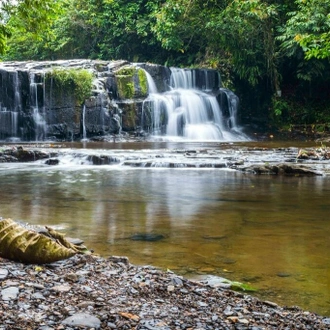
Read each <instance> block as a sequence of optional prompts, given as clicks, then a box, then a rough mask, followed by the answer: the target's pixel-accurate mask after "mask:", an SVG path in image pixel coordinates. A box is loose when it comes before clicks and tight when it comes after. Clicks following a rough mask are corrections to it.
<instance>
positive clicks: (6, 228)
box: [0, 218, 88, 264]
mask: <svg viewBox="0 0 330 330" xmlns="http://www.w3.org/2000/svg"><path fill="white" fill-rule="evenodd" d="M77 253H88V250H87V249H86V248H85V247H84V246H77V245H74V244H72V243H70V242H69V241H68V240H67V239H65V237H64V235H63V234H61V233H59V232H57V231H55V230H53V229H51V228H49V227H45V231H44V232H42V233H38V232H36V231H33V230H30V229H28V228H25V227H24V226H22V225H20V224H18V223H17V222H15V221H13V220H11V219H2V220H1V218H0V257H2V258H5V259H10V260H14V261H18V262H23V263H28V264H30V263H32V264H45V263H51V262H55V261H59V260H63V259H67V258H70V257H72V256H74V255H75V254H77Z"/></svg>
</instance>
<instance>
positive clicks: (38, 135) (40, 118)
mask: <svg viewBox="0 0 330 330" xmlns="http://www.w3.org/2000/svg"><path fill="white" fill-rule="evenodd" d="M41 92H42V106H41V108H40V107H39V97H40V95H39V93H41ZM30 99H31V100H30V104H31V110H32V118H33V120H34V125H35V139H36V141H40V140H44V139H45V138H46V134H47V124H46V120H45V117H46V113H45V84H44V77H43V79H42V82H37V79H36V75H35V74H34V73H33V72H30Z"/></svg>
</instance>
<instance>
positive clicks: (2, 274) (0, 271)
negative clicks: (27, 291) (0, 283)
mask: <svg viewBox="0 0 330 330" xmlns="http://www.w3.org/2000/svg"><path fill="white" fill-rule="evenodd" d="M7 276H8V269H4V268H0V280H5V279H6V278H7Z"/></svg>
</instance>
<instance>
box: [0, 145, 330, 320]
mask: <svg viewBox="0 0 330 330" xmlns="http://www.w3.org/2000/svg"><path fill="white" fill-rule="evenodd" d="M74 147H75V150H76V147H77V146H74ZM78 147H81V146H78ZM84 147H89V148H90V147H95V148H96V147H97V148H100V147H102V148H104V145H101V146H100V145H96V146H95V145H93V144H90V145H86V144H85V145H84ZM177 147H178V146H176V145H165V146H164V145H162V144H159V145H157V144H154V145H153V146H152V147H150V146H146V145H140V146H139V148H140V149H141V150H142V149H143V150H144V152H145V153H148V152H156V153H159V154H161V153H162V152H163V150H165V149H166V148H177ZM185 147H186V148H187V146H185ZM195 147H196V146H195V145H189V146H188V148H190V149H191V148H195ZM204 147H205V146H204ZM208 147H210V148H217V146H215V145H212V146H208ZM107 148H109V149H111V148H117V153H118V154H125V155H126V156H127V155H130V154H132V155H133V154H134V152H135V151H134V150H135V149H136V146H134V148H133V147H132V145H123V144H117V145H116V146H115V145H114V144H112V145H108V146H107ZM162 148H165V149H162ZM180 148H182V146H180ZM133 149H134V150H133ZM81 150H83V149H81ZM0 188H1V189H0V216H2V217H10V218H12V219H19V220H23V221H26V222H29V223H31V224H42V225H46V224H47V225H53V226H54V227H55V228H57V229H60V230H63V231H64V232H65V233H66V234H67V235H68V236H71V237H79V238H81V239H83V240H84V241H85V243H86V245H87V246H88V247H89V248H91V249H93V250H94V251H95V252H96V253H98V254H100V255H102V256H109V255H126V256H128V257H129V259H130V261H131V262H132V263H136V264H152V265H156V266H160V267H162V268H164V269H170V270H173V271H174V272H176V273H179V274H182V275H184V276H186V277H190V278H196V277H201V276H206V275H216V276H222V277H226V278H229V279H231V280H237V281H241V282H245V283H249V284H251V285H252V286H253V287H255V288H257V289H258V292H257V293H254V294H255V295H257V296H259V297H262V298H263V299H265V300H271V301H275V302H277V303H280V304H282V305H290V306H291V305H298V306H300V307H302V308H304V309H308V310H311V311H315V312H318V313H320V314H323V315H328V316H329V315H330V253H329V251H330V239H329V237H330V176H322V177H285V176H266V175H263V176H257V175H254V174H244V173H241V172H236V171H233V170H228V169H220V168H218V169H217V168H214V169H210V168H153V167H149V168H136V167H127V166H125V167H124V166H121V165H120V164H119V165H105V166H92V165H89V164H79V166H78V165H77V164H72V163H70V162H68V163H63V164H62V165H61V164H60V165H59V166H53V167H50V166H45V165H42V164H41V163H37V164H24V165H22V164H0ZM146 234H152V235H151V236H150V237H149V238H151V239H153V240H151V241H150V240H149V241H146V240H143V239H142V240H141V238H144V237H145V236H146Z"/></svg>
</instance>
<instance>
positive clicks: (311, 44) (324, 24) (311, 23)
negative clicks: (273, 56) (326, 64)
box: [278, 0, 330, 60]
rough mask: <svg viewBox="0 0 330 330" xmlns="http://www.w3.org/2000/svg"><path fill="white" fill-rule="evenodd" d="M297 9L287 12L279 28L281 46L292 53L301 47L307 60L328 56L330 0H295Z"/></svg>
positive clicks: (329, 47)
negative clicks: (284, 24) (282, 24)
mask: <svg viewBox="0 0 330 330" xmlns="http://www.w3.org/2000/svg"><path fill="white" fill-rule="evenodd" d="M295 3H296V4H297V10H295V11H291V12H288V13H287V15H288V17H289V19H288V21H287V23H286V26H285V27H284V28H282V29H280V32H281V36H279V38H278V39H279V40H281V41H282V48H283V50H284V51H285V52H286V54H287V55H289V56H290V55H293V54H295V53H296V52H297V51H298V50H297V49H298V48H301V49H302V51H303V52H304V55H305V58H306V59H307V60H309V59H312V58H316V59H329V58H330V0H296V1H295Z"/></svg>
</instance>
